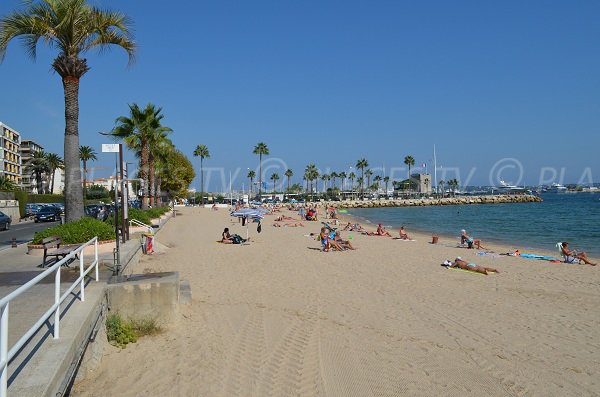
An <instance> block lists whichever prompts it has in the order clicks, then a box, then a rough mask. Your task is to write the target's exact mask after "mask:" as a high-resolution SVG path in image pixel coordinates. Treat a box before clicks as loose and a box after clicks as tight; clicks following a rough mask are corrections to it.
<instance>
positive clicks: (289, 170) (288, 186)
mask: <svg viewBox="0 0 600 397" xmlns="http://www.w3.org/2000/svg"><path fill="white" fill-rule="evenodd" d="M283 175H285V176H286V177H287V191H288V193H289V192H290V178H291V177H293V176H294V171H292V170H291V169H290V168H288V169H287V170H286V171H285V173H284V174H283Z"/></svg>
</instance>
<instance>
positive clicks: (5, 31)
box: [0, 0, 136, 222]
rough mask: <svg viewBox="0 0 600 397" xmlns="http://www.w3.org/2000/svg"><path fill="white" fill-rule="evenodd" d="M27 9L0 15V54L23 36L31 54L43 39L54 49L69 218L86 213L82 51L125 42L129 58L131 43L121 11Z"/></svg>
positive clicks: (46, 1)
mask: <svg viewBox="0 0 600 397" xmlns="http://www.w3.org/2000/svg"><path fill="white" fill-rule="evenodd" d="M25 4H26V9H25V11H15V12H13V13H12V14H9V15H7V16H5V17H3V18H2V19H0V60H1V59H3V58H4V56H5V54H6V49H7V47H8V44H9V43H10V42H11V41H12V40H13V39H15V38H19V39H21V42H22V43H23V45H24V46H25V50H26V51H27V53H28V55H30V56H31V58H33V59H35V58H36V53H37V52H36V46H37V43H38V41H40V40H41V41H42V42H43V43H45V44H47V45H48V46H49V47H50V48H57V49H58V56H57V57H56V58H55V59H54V61H53V62H52V68H53V69H54V71H55V72H56V73H58V74H59V76H60V77H61V79H62V83H63V91H64V98H65V139H64V162H65V215H66V220H67V222H71V221H75V220H78V219H80V218H82V217H83V216H84V211H83V194H82V186H81V170H80V168H79V156H78V150H79V127H78V125H79V80H80V79H81V77H83V75H84V74H85V73H87V71H88V70H89V69H90V68H89V66H88V65H87V60H86V59H84V58H81V57H80V56H81V55H82V54H84V53H86V52H87V51H89V50H92V49H98V50H100V52H103V50H106V49H108V48H109V47H110V46H112V45H114V46H117V47H121V48H123V49H124V50H125V51H126V52H127V54H128V56H129V61H130V63H131V62H132V61H133V58H134V53H135V47H136V46H135V43H134V41H133V38H132V36H131V34H130V31H129V25H130V19H129V18H128V17H127V16H126V15H124V14H121V13H119V12H114V11H107V10H103V9H100V8H97V7H92V6H91V5H89V4H88V3H87V1H86V0H41V1H40V2H36V1H26V2H25Z"/></svg>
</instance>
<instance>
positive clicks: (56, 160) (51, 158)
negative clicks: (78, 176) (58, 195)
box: [46, 153, 65, 194]
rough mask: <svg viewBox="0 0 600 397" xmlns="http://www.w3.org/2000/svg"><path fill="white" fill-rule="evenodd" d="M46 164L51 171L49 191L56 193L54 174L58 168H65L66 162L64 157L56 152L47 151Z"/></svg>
mask: <svg viewBox="0 0 600 397" xmlns="http://www.w3.org/2000/svg"><path fill="white" fill-rule="evenodd" d="M46 164H48V169H49V171H50V180H51V184H50V191H49V192H48V193H50V194H52V193H54V174H55V173H56V170H57V169H58V170H62V169H64V168H65V163H64V161H63V159H62V158H61V157H60V156H59V155H58V154H56V153H46Z"/></svg>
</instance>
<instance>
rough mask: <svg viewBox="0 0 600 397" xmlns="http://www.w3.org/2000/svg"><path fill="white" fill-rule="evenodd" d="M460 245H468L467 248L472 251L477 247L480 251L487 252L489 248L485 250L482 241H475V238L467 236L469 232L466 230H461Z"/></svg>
mask: <svg viewBox="0 0 600 397" xmlns="http://www.w3.org/2000/svg"><path fill="white" fill-rule="evenodd" d="M460 244H461V245H464V244H467V248H469V249H472V248H473V245H475V246H476V247H477V249H478V250H481V249H484V250H486V249H487V248H485V247H484V246H482V245H481V240H480V239H474V238H473V237H470V236H469V235H468V234H467V231H466V230H465V229H462V230H461V235H460Z"/></svg>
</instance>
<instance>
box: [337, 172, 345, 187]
mask: <svg viewBox="0 0 600 397" xmlns="http://www.w3.org/2000/svg"><path fill="white" fill-rule="evenodd" d="M338 178H340V179H341V180H342V190H346V173H345V172H344V171H342V172H340V173H339V174H338Z"/></svg>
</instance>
